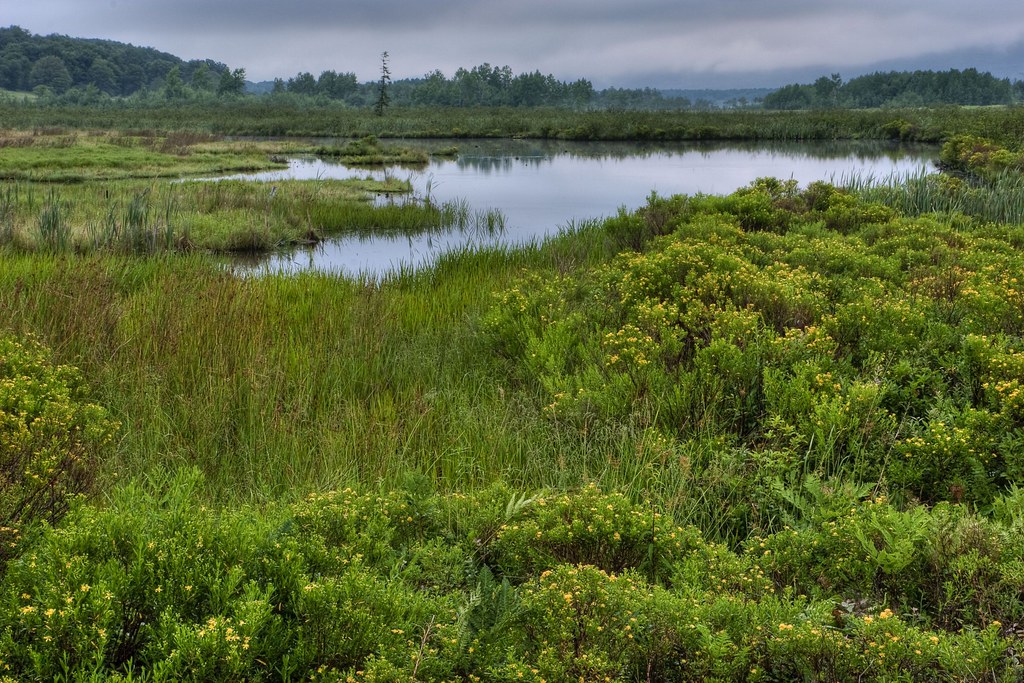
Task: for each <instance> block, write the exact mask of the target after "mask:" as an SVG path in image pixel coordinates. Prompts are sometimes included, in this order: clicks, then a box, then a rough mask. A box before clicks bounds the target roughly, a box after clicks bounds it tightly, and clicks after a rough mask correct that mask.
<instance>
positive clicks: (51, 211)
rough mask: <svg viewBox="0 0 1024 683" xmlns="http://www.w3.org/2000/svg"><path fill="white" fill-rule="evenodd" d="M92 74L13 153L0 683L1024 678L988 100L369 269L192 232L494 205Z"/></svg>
mask: <svg viewBox="0 0 1024 683" xmlns="http://www.w3.org/2000/svg"><path fill="white" fill-rule="evenodd" d="M5 106H7V107H11V106H12V105H9V104H8V105H5ZM14 109H16V107H15V108H14ZM26 111H27V110H26ZM32 112H33V114H34V115H38V116H43V115H44V113H45V115H46V116H56V114H55V112H54V111H49V110H47V111H45V112H44V111H43V110H32ZM108 113H109V112H103V111H101V110H97V112H92V113H90V112H87V111H85V110H82V111H76V112H74V116H77V117H81V120H83V121H84V123H83V124H82V126H83V128H82V130H81V131H78V130H75V129H74V127H73V126H71V124H68V123H65V124H63V125H66V126H68V127H67V129H64V130H60V131H43V130H36V131H33V130H32V129H31V126H32V125H35V124H20V125H24V126H28V127H23V128H21V129H20V130H17V131H8V132H6V133H5V134H4V138H3V139H4V140H19V139H34V140H35V141H34V142H31V143H28V142H23V143H13V142H12V143H9V144H7V145H6V146H5V147H4V148H3V149H2V150H0V152H3V154H2V155H0V174H3V175H4V176H5V177H7V178H9V180H7V181H5V182H4V184H3V185H2V186H0V245H2V246H0V263H2V267H0V453H2V454H3V455H0V482H2V487H0V573H2V575H3V582H2V584H0V680H4V681H6V680H11V681H21V680H29V681H31V680H39V681H44V680H45V681H50V680H63V681H164V680H167V681H170V680H174V681H177V680H195V681H289V680H291V681H298V680H311V681H460V682H467V681H519V680H527V681H537V682H540V681H548V682H555V681H570V680H572V681H578V680H582V681H602V680H615V681H694V682H697V681H709V680H716V681H749V682H755V681H793V680H805V681H824V680H828V681H855V680H877V681H965V680H973V681H1017V680H1020V679H1021V677H1022V676H1024V668H1022V667H1024V665H1022V663H1021V660H1020V652H1021V647H1022V640H1021V639H1022V634H1024V626H1022V624H1024V490H1022V489H1021V488H1020V484H1021V482H1022V480H1024V341H1022V339H1024V252H1022V247H1024V217H1022V216H1021V203H1020V199H1019V197H1020V194H1021V193H1020V181H1019V178H1020V177H1021V176H1020V171H1021V167H1022V163H1021V160H1020V151H1019V149H1020V147H1019V138H1017V142H1016V143H1014V142H1011V141H1008V138H1009V137H1010V136H1011V134H1010V133H1007V132H1005V129H1004V132H1003V133H1001V135H1000V136H995V135H992V136H988V135H986V134H985V133H984V129H985V128H986V127H987V126H989V125H994V124H992V122H993V121H1001V122H1004V123H1005V122H1007V121H1013V120H1016V119H1014V118H1013V117H1014V116H1015V115H1016V110H1013V109H1006V110H996V109H994V108H993V109H985V110H953V109H950V110H934V111H932V110H919V111H914V112H901V113H900V114H899V115H900V116H906V117H907V118H904V119H902V120H903V121H904V123H906V124H907V126H910V127H909V128H908V127H901V125H902V124H901V125H895V126H894V127H890V129H887V130H889V132H888V133H884V135H891V134H895V135H896V136H897V137H899V136H901V135H902V136H903V137H905V138H914V137H915V136H917V135H918V134H917V133H915V132H912V130H914V131H916V130H925V129H927V125H928V124H926V123H925V122H926V121H934V122H937V123H935V124H934V125H935V129H934V131H937V132H935V134H936V135H937V136H938V138H937V139H942V140H944V141H945V146H944V147H943V156H942V159H941V161H942V163H943V166H944V168H945V169H946V172H945V173H943V174H936V175H931V176H925V177H920V178H906V179H900V180H893V181H888V182H886V183H878V182H872V181H870V180H869V179H849V180H847V181H844V182H841V183H838V184H836V185H832V184H826V183H813V184H811V185H809V186H806V187H799V186H797V185H796V184H795V183H794V182H791V181H781V180H776V179H770V178H766V179H761V180H758V181H757V182H755V183H753V184H752V185H750V186H747V187H742V188H737V189H736V191H735V192H732V193H731V194H728V195H725V196H706V195H697V196H674V197H659V196H657V195H652V196H651V197H650V198H649V200H648V201H647V203H646V204H645V205H644V206H642V207H640V208H638V209H636V210H633V211H626V210H623V211H621V212H620V213H619V215H617V216H615V217H612V218H610V219H608V220H604V221H581V222H579V223H577V224H576V225H575V226H573V227H572V228H569V229H566V230H564V231H563V232H562V233H560V234H559V235H558V236H557V237H554V238H551V239H549V240H547V241H545V242H543V243H538V244H533V245H529V246H525V247H522V248H518V249H478V250H466V251H462V252H457V253H451V254H448V255H446V256H444V257H443V258H441V259H440V260H439V261H438V262H437V263H436V264H435V265H433V266H432V267H430V268H422V269H417V270H415V271H413V270H408V271H404V272H396V273H393V274H391V275H388V276H385V277H383V278H380V279H368V278H350V277H345V276H342V275H334V274H329V273H320V272H306V273H302V274H299V275H275V274H268V275H261V276H258V277H252V276H245V277H241V276H236V275H234V274H232V273H231V272H230V271H229V270H228V269H226V268H225V267H223V265H222V262H221V261H219V260H218V257H217V255H218V254H219V253H220V252H224V251H232V250H261V251H272V250H276V249H282V248H286V247H287V246H288V245H290V244H295V243H297V242H301V241H303V240H318V239H323V238H324V237H327V236H329V235H335V234H347V233H349V232H352V231H366V233H367V234H374V233H377V232H380V231H383V230H392V231H397V232H400V233H401V234H414V233H417V232H422V231H434V230H442V229H446V228H451V227H460V226H465V225H466V224H467V223H472V222H478V223H479V222H481V221H482V222H483V223H489V224H491V225H493V224H495V223H496V222H498V223H500V220H501V218H500V216H495V215H478V214H473V213H472V211H470V210H469V208H468V207H465V206H458V205H456V206H446V205H437V204H434V203H432V202H431V201H430V200H429V198H417V197H412V198H410V199H409V200H408V201H406V202H402V203H395V204H388V205H377V204H374V203H373V202H372V201H370V200H369V199H368V197H369V196H370V195H372V194H376V193H380V192H408V187H404V186H402V183H401V182H395V181H392V183H391V184H389V185H387V186H386V187H380V186H378V185H376V184H374V183H371V182H368V181H357V182H356V181H354V182H347V181H345V182H339V181H329V182H328V181H288V182H282V183H278V184H277V190H276V191H274V194H273V196H271V194H270V193H271V190H270V188H268V187H267V186H266V185H261V184H257V183H253V182H249V181H244V180H230V181H220V182H198V181H196V180H195V178H196V177H197V176H207V175H215V174H223V173H233V172H236V171H240V170H243V169H245V170H252V169H257V168H269V167H273V166H274V165H275V164H277V165H279V163H280V161H275V159H278V160H279V159H280V158H281V157H283V156H292V155H297V154H327V153H328V152H327V151H325V150H317V149H315V148H310V147H309V146H307V143H305V142H298V141H291V142H265V143H264V142H254V141H242V142H231V141H225V140H223V139H221V138H219V137H215V135H216V134H219V133H218V132H217V131H206V132H203V133H202V134H199V133H196V132H190V133H188V134H185V133H180V132H179V133H173V132H172V133H160V134H157V133H147V134H145V135H139V134H136V133H130V132H125V131H124V130H122V129H121V127H120V125H117V126H114V125H111V126H108V128H107V129H108V131H109V132H106V133H103V134H95V133H86V132H84V131H85V130H91V129H93V128H94V127H95V128H98V127H100V126H101V125H102V124H101V123H97V120H96V119H93V118H89V117H98V116H103V115H106V114H108ZM520 114H521V115H523V116H525V114H522V113H521V112H520ZM111 115H112V114H111ZM151 115H152V116H153V117H154V123H152V124H150V123H149V122H147V123H146V124H145V125H154V129H156V126H157V124H158V123H159V124H160V125H161V126H165V127H164V128H163V129H164V130H172V131H173V130H180V129H178V128H176V127H175V126H173V125H170V124H168V123H167V121H165V120H163V119H159V116H171V114H170V113H167V112H161V113H156V112H154V113H152V114H151ZM275 115H281V116H285V114H281V113H279V112H278V113H276V114H275ZM418 115H419V116H421V123H422V117H425V116H426V114H424V113H420V114H418ZM509 115H510V113H509V112H502V113H500V116H499V115H495V116H498V118H500V119H501V120H503V121H506V120H507V116H509ZM762 115H763V114H756V113H750V114H744V116H751V117H754V118H751V119H750V120H749V121H748V119H742V121H744V122H745V123H743V124H742V125H750V126H752V127H753V130H760V131H761V134H762V135H763V136H765V137H770V136H771V135H772V134H773V132H772V131H773V130H776V129H773V128H772V127H771V126H770V125H768V126H766V127H764V128H761V129H759V128H758V127H757V126H758V124H757V123H756V117H757V116H762ZM431 116H434V114H431ZM544 116H545V115H544V114H543V113H542V114H539V115H538V118H537V121H543V120H544ZM608 116H612V114H608ZM703 116H708V115H707V114H704V115H703ZM720 116H721V117H722V118H721V119H714V120H709V121H710V122H708V123H707V124H706V125H714V126H717V127H718V130H720V131H721V130H726V129H731V128H730V127H731V126H734V125H738V124H737V123H736V121H739V120H740V119H734V118H732V116H731V115H730V114H725V113H723V114H721V115H720ZM789 116H790V117H791V118H789V119H787V123H786V126H787V128H786V130H787V131H793V130H796V129H797V128H798V127H799V126H805V125H806V126H811V127H814V126H820V125H822V124H821V120H823V118H822V117H827V116H831V117H834V120H835V121H837V122H838V123H837V124H836V125H837V126H840V127H838V128H836V130H837V131H838V133H837V135H836V136H837V137H845V136H848V137H856V136H857V135H859V134H861V133H860V132H858V131H864V130H868V128H869V127H870V126H873V125H875V123H870V122H869V123H865V124H864V127H863V128H858V127H857V125H855V124H854V123H852V122H853V121H855V120H859V119H858V117H862V118H863V119H864V120H865V121H873V122H877V121H881V120H882V119H881V118H878V117H883V116H884V117H887V120H888V121H889V122H890V123H891V122H892V121H893V120H894V118H895V116H896V114H895V113H894V112H872V113H864V114H861V113H857V112H845V113H844V112H828V113H815V114H800V115H797V114H791V115H789ZM800 116H804V117H805V118H802V119H801V118H800ZM911 117H913V118H911ZM86 119H88V120H87V121H86ZM158 119H159V120H158ZM197 120H201V119H197ZM238 120H239V121H240V122H242V123H239V125H240V126H241V125H243V124H244V121H245V119H244V118H239V119H238ZM411 120H412V119H411V118H410V121H411ZM495 120H497V119H495ZM586 120H589V119H586ZM763 120H764V121H769V120H771V119H768V118H766V119H763ZM76 121H77V119H76ZM366 121H371V119H369V118H368V117H367V119H366ZM403 121H405V119H402V118H401V116H400V115H399V114H396V115H395V116H394V117H392V114H391V113H390V112H389V116H388V117H385V119H384V121H383V122H381V123H380V124H379V125H381V126H384V125H389V126H399V125H405V124H404V123H403ZM611 121H612V120H611V119H609V120H608V121H607V122H606V123H605V124H602V125H607V126H609V128H608V131H612V130H613V129H614V126H619V128H618V129H617V130H618V133H617V134H618V135H619V136H620V137H621V138H627V139H628V138H630V137H631V135H632V134H631V133H630V132H629V131H628V130H626V129H625V128H624V127H622V126H621V125H620V123H621V122H620V123H612V122H611ZM161 122H162V123H161ZM315 123H316V120H315V118H310V119H302V120H299V119H294V120H293V121H292V122H291V124H290V125H291V126H293V127H298V126H300V125H310V126H312V125H315ZM76 125H77V124H76ZM367 125H368V124H367ZM409 125H410V127H411V125H412V124H411V123H410V124H409ZM424 125H426V124H424ZM437 125H440V124H437ZM530 125H531V126H533V125H539V124H536V123H530ZM576 125H586V124H585V121H584V123H577V124H576ZM679 125H683V124H679ZM686 125H687V126H688V125H689V124H686ZM702 125H704V124H702ZM878 125H879V126H884V125H885V124H878ZM940 125H941V126H942V128H941V129H940V128H939V126H940ZM914 126H917V128H913V127H914ZM945 126H954V127H952V128H946V127H945ZM355 129H356V130H358V132H359V136H361V137H358V138H356V139H354V140H353V142H352V143H351V145H340V146H338V147H336V148H332V150H331V151H330V154H332V155H338V156H341V155H343V154H344V150H346V149H348V152H349V153H350V154H352V155H356V153H357V152H358V153H363V152H373V153H374V154H376V153H379V151H380V148H381V147H382V144H381V143H380V142H379V141H377V140H373V139H365V137H364V136H366V135H379V134H381V133H382V132H385V131H381V130H377V131H372V130H363V129H360V128H358V126H356V127H355ZM396 130H397V129H395V130H390V131H387V132H390V133H395V132H396ZM446 130H448V132H449V133H451V130H450V129H446ZM474 130H476V129H474ZM500 130H501V131H506V130H507V129H505V128H502V129H500ZM530 130H533V129H532V128H531V129H530ZM666 130H667V129H666ZM687 130H689V128H688V127H687ZM779 130H781V129H779ZM929 130H931V129H929ZM893 131H895V133H893ZM248 132H253V133H254V132H256V131H252V130H250V131H248ZM320 132H325V131H320ZM420 132H422V131H420ZM502 134H504V133H502ZM778 134H779V136H780V137H786V135H782V134H781V133H778ZM614 135H615V134H614V133H611V132H607V133H604V132H602V133H601V134H600V135H599V137H613V136H614ZM787 135H788V133H787ZM929 135H931V134H930V133H929ZM879 136H880V135H875V136H874V137H879ZM632 137H636V136H635V135H632ZM921 137H922V138H923V137H924V136H923V135H922V136H921ZM787 139H788V138H787ZM168 140H178V142H177V143H169V142H168ZM186 143H187V144H186ZM390 144H391V143H389V144H388V145H383V146H384V147H388V146H390ZM456 144H457V143H456ZM60 145H66V146H64V147H61V146H60ZM402 148H403V145H402V144H400V143H395V145H394V146H393V147H390V153H392V154H397V155H400V156H404V157H405V158H406V159H411V158H412V157H414V156H416V154H415V152H414V151H412V152H410V151H406V150H404V149H402ZM52 149H61V150H64V151H66V152H68V153H67V154H65V153H63V152H62V153H61V154H56V155H49V150H52ZM183 150H184V152H183ZM9 151H10V152H12V154H11V155H10V156H8V155H7V152H9ZM48 155H49V156H48ZM370 156H372V155H371V154H369V153H368V154H367V155H366V157H367V158H366V159H365V163H381V162H380V161H379V159H378V160H377V161H373V160H371V159H370V158H369V157H370ZM8 159H9V162H8ZM387 163H391V161H388V162H387ZM410 163H412V162H411V161H410ZM420 163H422V162H420ZM33 164H37V165H36V166H33ZM32 169H34V170H32ZM403 212H408V213H407V214H406V213H403ZM400 214H401V215H400Z"/></svg>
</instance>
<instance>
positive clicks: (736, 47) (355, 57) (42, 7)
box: [4, 0, 1024, 87]
mask: <svg viewBox="0 0 1024 683" xmlns="http://www.w3.org/2000/svg"><path fill="white" fill-rule="evenodd" d="M12 4H14V3H12ZM984 5H985V6H984V8H981V9H980V8H978V6H977V5H976V4H975V5H972V4H970V3H964V2H962V0H957V1H956V2H954V1H952V0H927V1H926V0H859V1H858V2H844V3H842V4H838V3H822V2H820V1H818V2H812V1H810V0H773V1H772V2H766V1H764V0H720V1H718V2H707V1H706V0H634V1H633V2H631V3H624V2H622V1H621V0H614V1H613V0H559V1H553V0H519V1H517V2H508V0H502V1H500V2H498V1H496V0H472V1H471V0H436V1H433V2H425V1H423V0H376V1H374V0H293V1H292V2H282V1H281V0H275V1H274V2H270V1H269V0H218V1H215V2H210V0H175V1H173V2H170V1H167V0H33V2H31V3H30V2H21V3H17V4H16V5H15V6H13V7H8V8H6V9H5V11H4V14H5V15H6V16H5V19H4V21H5V22H7V23H9V24H18V25H20V26H22V27H23V28H26V29H28V30H30V31H33V32H35V33H63V34H68V35H75V36H82V37H96V38H110V39H114V40H122V41H126V42H131V43H133V44H136V45H147V46H152V47H156V48H158V49H161V50H165V51H167V52H171V53H173V54H177V55H179V56H181V57H184V58H186V59H195V58H210V59H215V60H218V61H221V62H224V63H226V64H228V65H229V66H232V67H238V66H242V67H245V68H246V70H247V72H248V74H249V76H250V78H253V79H256V80H262V79H270V78H273V77H275V76H280V77H285V78H287V77H289V76H292V75H294V74H296V73H298V72H299V71H311V72H313V73H319V72H320V71H322V70H324V69H336V70H342V71H354V72H355V73H356V74H357V76H358V77H359V78H360V79H362V80H369V79H372V78H374V77H375V76H376V74H377V72H378V69H379V55H380V53H381V52H382V51H383V50H388V51H389V52H390V53H391V56H392V73H393V75H394V76H395V77H398V78H402V77H409V76H420V75H423V74H424V73H426V72H428V71H431V70H433V69H435V68H437V69H441V70H442V71H443V72H445V73H446V74H449V75H450V74H451V73H452V72H454V70H455V69H456V68H458V67H460V66H465V67H471V66H474V65H477V64H480V63H483V62H489V63H491V64H495V65H505V64H508V65H509V66H511V67H512V68H513V70H514V71H517V72H518V71H532V70H534V69H539V70H540V71H542V72H544V73H553V74H555V75H556V76H557V77H559V78H566V79H573V78H579V77H586V78H590V79H591V80H592V81H594V83H595V85H598V86H599V87H602V86H606V85H644V84H651V85H658V86H661V87H672V86H675V87H708V86H709V85H713V84H715V83H725V82H729V83H731V84H736V82H737V79H746V80H747V83H746V84H747V85H760V84H762V83H764V84H766V85H778V84H780V83H781V82H786V81H785V78H786V75H787V74H797V73H804V72H808V71H809V72H813V73H817V74H819V75H820V74H821V73H826V72H832V71H839V72H843V73H852V72H857V71H861V70H864V69H869V68H871V67H872V66H873V65H879V64H905V65H906V66H904V67H897V68H916V67H915V66H914V65H915V64H918V63H922V64H923V63H928V64H930V65H931V66H930V67H928V68H951V67H958V68H962V67H963V66H970V65H971V64H960V63H953V62H955V60H956V59H961V58H963V57H965V56H967V55H974V56H975V58H977V59H980V60H985V59H987V58H989V57H991V58H992V59H993V63H1000V62H999V59H998V55H999V53H1000V52H1005V51H1007V50H1010V49H1014V48H1015V46H1020V45H1021V44H1022V43H1024V13H1022V12H1020V10H1019V0H991V1H989V2H986V3H984ZM942 55H948V56H949V60H950V63H948V64H945V65H943V64H941V62H942ZM1003 62H1006V60H1003ZM977 66H979V68H984V67H985V65H984V64H981V63H979V64H977ZM1000 75H1014V76H1015V77H1016V75H1015V74H1000ZM644 79H646V80H644ZM779 79H782V80H779Z"/></svg>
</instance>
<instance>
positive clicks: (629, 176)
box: [238, 140, 937, 277]
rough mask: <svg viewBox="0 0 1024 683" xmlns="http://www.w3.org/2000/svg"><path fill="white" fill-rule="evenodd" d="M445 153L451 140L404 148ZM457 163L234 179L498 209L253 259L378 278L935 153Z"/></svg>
mask: <svg viewBox="0 0 1024 683" xmlns="http://www.w3.org/2000/svg"><path fill="white" fill-rule="evenodd" d="M404 144H412V145H415V146H419V147H422V148H425V149H427V150H428V151H430V150H432V149H443V148H450V147H451V141H450V140H439V141H431V140H424V141H415V142H406V143H404ZM458 147H459V156H458V157H457V158H455V159H451V158H436V159H434V160H432V161H431V163H430V164H429V165H428V166H427V168H425V169H422V170H407V169H399V168H388V169H379V170H373V171H367V170H365V169H363V170H360V169H353V168H349V167H346V166H344V165H342V164H336V163H328V162H325V161H323V160H319V159H296V160H293V161H292V162H291V164H290V167H289V169H288V170H286V171H273V172H268V173H260V174H255V175H248V176H238V177H245V178H250V179H260V180H267V181H274V180H282V179H286V178H300V179H317V178H319V179H329V178H349V177H353V176H356V177H367V176H369V177H375V178H382V177H383V176H384V175H385V174H387V175H391V176H397V177H400V178H408V179H409V181H410V182H411V183H412V185H413V187H414V189H415V192H416V194H417V195H418V196H420V197H423V196H427V195H429V196H430V197H431V198H432V199H434V200H436V201H451V200H465V201H466V202H468V204H469V206H470V208H471V209H473V210H476V211H480V210H485V209H498V210H500V211H502V212H503V213H504V214H505V217H506V221H505V225H506V228H505V230H504V232H503V233H502V234H501V235H492V234H476V233H473V232H452V233H445V234H432V235H423V236H421V237H413V238H406V237H369V238H368V237H365V236H363V237H347V238H339V239H333V240H329V241H327V242H324V243H321V244H319V245H317V246H315V247H311V248H306V249H297V250H295V251H294V252H292V253H288V254H277V255H274V256H271V257H268V258H266V259H264V260H261V261H259V262H258V263H257V264H252V263H249V264H247V266H246V267H248V268H256V269H257V270H261V271H262V270H270V271H285V272H295V271H299V270H304V269H310V268H313V269H322V270H328V271H335V272H345V273H349V274H363V275H366V276H369V277H376V276H379V275H381V274H383V273H385V272H387V271H390V270H395V269H400V268H415V267H420V266H422V265H425V264H428V263H430V262H431V261H432V260H433V259H435V258H436V257H437V255H438V254H440V253H442V252H444V251H447V250H450V249H455V248H465V247H473V246H486V245H493V244H520V243H524V242H529V241H532V240H539V239H543V238H544V237H545V236H546V235H550V234H553V233H555V232H557V231H558V230H559V229H560V228H562V227H564V226H566V225H568V224H570V223H572V222H577V221H580V220H586V219H591V218H601V217H605V216H609V215H613V214H614V213H615V212H616V211H617V210H619V208H621V207H625V208H627V209H633V208H636V207H638V206H641V205H642V204H643V203H644V202H645V200H646V198H647V197H648V196H649V195H650V194H651V192H656V193H658V194H660V195H671V194H697V193H706V194H724V193H729V192H732V191H733V190H735V189H737V188H739V187H743V186H745V185H748V184H749V183H750V182H752V181H753V180H755V179H756V178H759V177H763V176H775V177H778V178H782V179H789V178H793V179H795V180H797V182H799V183H800V184H801V185H806V184H807V183H809V182H812V181H814V180H833V181H839V180H840V179H842V178H844V177H849V176H854V175H859V176H861V177H866V176H873V177H876V178H884V177H887V176H890V175H893V174H895V175H906V174H910V173H918V172H921V171H922V170H926V171H930V170H933V168H934V167H933V164H932V161H931V159H932V158H933V157H934V156H935V155H936V153H937V150H936V149H935V148H933V147H924V146H915V147H905V146H897V145H888V144H884V143H870V144H868V143H851V142H827V143H814V144H804V143H785V142H770V143H763V144H760V143H750V142H747V143H735V144H724V143H701V144H654V143H641V144H637V143H578V142H565V141H545V140H465V141H461V142H460V143H459V144H458Z"/></svg>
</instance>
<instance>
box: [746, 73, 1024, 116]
mask: <svg viewBox="0 0 1024 683" xmlns="http://www.w3.org/2000/svg"><path fill="white" fill-rule="evenodd" d="M1022 94H1024V83H1021V82H1020V81H1017V82H1014V83H1011V82H1010V80H1009V79H1008V78H996V77H995V76H993V75H992V74H990V73H987V72H979V71H978V70H977V69H965V70H963V71H960V70H958V69H950V70H948V71H913V72H910V71H889V72H885V73H881V72H876V73H873V74H868V75H866V76H858V77H857V78H852V79H850V80H849V81H847V82H845V83H844V82H843V80H842V78H841V77H840V75H839V74H832V75H831V76H822V77H821V78H819V79H818V80H816V81H815V82H814V83H811V84H792V85H787V86H785V87H783V88H780V89H778V90H776V91H775V92H773V93H771V94H769V95H766V96H765V98H764V106H765V108H766V109H839V108H845V109H874V108H878V107H927V106H935V105H941V104H957V105H990V104H1011V103H1013V102H1014V101H1017V100H1019V99H1021V95H1022Z"/></svg>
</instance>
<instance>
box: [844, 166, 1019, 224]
mask: <svg viewBox="0 0 1024 683" xmlns="http://www.w3.org/2000/svg"><path fill="white" fill-rule="evenodd" d="M837 184H838V185H840V186H842V187H844V188H846V189H848V190H849V191H851V192H854V193H856V194H858V195H860V196H862V197H864V198H865V199H866V200H868V201H875V202H881V203H884V204H887V205H889V206H892V207H893V208H895V209H897V210H899V211H901V212H902V213H904V214H906V215H909V216H919V215H921V214H925V213H946V214H953V213H960V214H965V215H968V216H973V217H975V218H977V219H979V220H983V221H992V222H995V223H1005V224H1009V225H1021V224H1024V174H1021V173H1019V172H1015V171H1004V172H1001V173H998V174H995V175H993V176H992V177H991V178H989V179H986V180H975V181H973V182H972V181H969V180H965V179H963V178H959V177H955V176H949V175H944V174H938V173H915V174H911V175H907V176H890V177H886V178H873V177H870V176H857V175H854V176H850V177H847V178H841V179H839V180H838V181H837Z"/></svg>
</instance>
